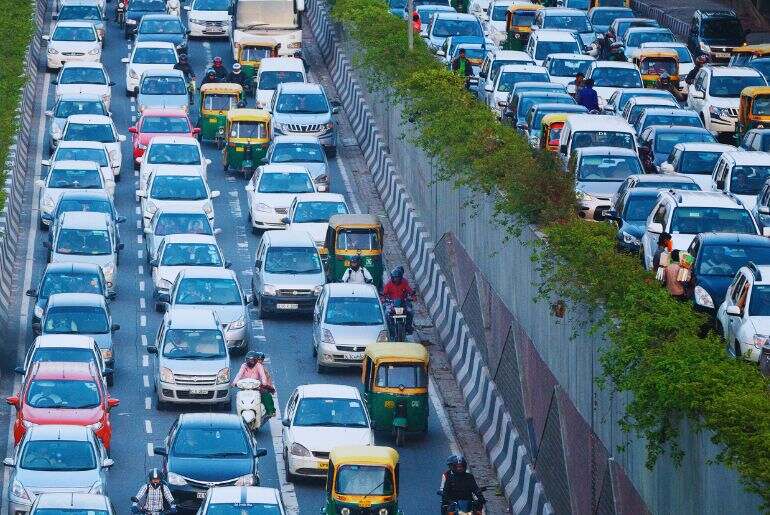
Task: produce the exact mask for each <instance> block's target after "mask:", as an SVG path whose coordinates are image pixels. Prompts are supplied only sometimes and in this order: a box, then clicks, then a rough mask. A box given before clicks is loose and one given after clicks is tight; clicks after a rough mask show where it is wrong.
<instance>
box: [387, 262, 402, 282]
mask: <svg viewBox="0 0 770 515" xmlns="http://www.w3.org/2000/svg"><path fill="white" fill-rule="evenodd" d="M403 277H404V267H403V266H401V265H399V266H397V267H396V268H394V269H393V270H391V271H390V278H391V279H402V278H403Z"/></svg>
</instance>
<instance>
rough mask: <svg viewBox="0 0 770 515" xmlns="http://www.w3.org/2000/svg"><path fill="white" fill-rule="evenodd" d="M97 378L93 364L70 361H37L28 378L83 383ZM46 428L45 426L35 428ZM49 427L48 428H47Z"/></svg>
mask: <svg viewBox="0 0 770 515" xmlns="http://www.w3.org/2000/svg"><path fill="white" fill-rule="evenodd" d="M95 376H97V373H96V370H95V369H94V365H93V363H86V362H77V361H70V362H67V363H61V362H58V361H37V362H35V363H34V364H33V368H32V371H31V372H30V377H31V378H34V379H68V380H71V381H83V380H86V379H93V378H94V377H95ZM36 427H46V426H36ZM48 427H50V426H48Z"/></svg>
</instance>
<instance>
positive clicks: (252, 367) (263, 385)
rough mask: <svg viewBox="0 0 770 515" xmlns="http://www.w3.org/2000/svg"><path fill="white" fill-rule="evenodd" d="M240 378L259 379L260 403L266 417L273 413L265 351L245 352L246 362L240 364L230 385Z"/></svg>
mask: <svg viewBox="0 0 770 515" xmlns="http://www.w3.org/2000/svg"><path fill="white" fill-rule="evenodd" d="M241 379H256V380H257V381H259V383H260V386H259V396H260V399H261V400H262V405H263V406H264V407H265V412H266V413H267V416H268V417H272V416H274V415H275V403H274V402H273V395H272V394H273V392H275V388H274V387H273V382H272V380H271V378H270V373H269V372H268V371H267V368H266V367H265V353H264V352H257V351H253V350H252V351H249V352H248V353H247V354H246V362H245V363H244V364H243V365H241V368H240V370H238V373H237V374H236V375H235V378H234V379H233V382H232V385H233V386H235V385H236V384H237V383H238V381H240V380H241Z"/></svg>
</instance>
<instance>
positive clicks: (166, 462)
mask: <svg viewBox="0 0 770 515" xmlns="http://www.w3.org/2000/svg"><path fill="white" fill-rule="evenodd" d="M166 445H167V447H160V448H157V447H156V448H155V454H158V455H160V456H163V471H164V472H165V473H166V479H167V481H168V485H169V488H171V493H172V494H173V495H174V499H175V500H176V503H177V506H178V507H179V508H181V509H183V510H197V509H198V507H199V506H200V504H201V503H202V502H203V500H204V499H205V498H206V492H207V491H208V489H209V487H210V486H212V485H217V486H252V485H255V486H257V485H259V470H258V462H259V458H260V457H262V456H265V455H267V450H265V449H260V448H257V447H256V445H255V442H254V439H253V438H252V437H251V434H250V433H249V431H248V429H246V426H245V425H244V424H243V421H242V420H241V417H239V416H238V415H235V414H232V413H185V414H182V415H180V416H179V418H178V419H177V420H176V422H174V425H172V426H171V429H170V430H169V433H168V436H167V437H166Z"/></svg>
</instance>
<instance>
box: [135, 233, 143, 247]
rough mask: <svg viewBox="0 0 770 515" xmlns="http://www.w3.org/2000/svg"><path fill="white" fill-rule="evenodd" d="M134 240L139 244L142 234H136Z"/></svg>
mask: <svg viewBox="0 0 770 515" xmlns="http://www.w3.org/2000/svg"><path fill="white" fill-rule="evenodd" d="M136 242H137V243H139V244H140V245H141V243H142V235H141V234H137V235H136Z"/></svg>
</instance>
